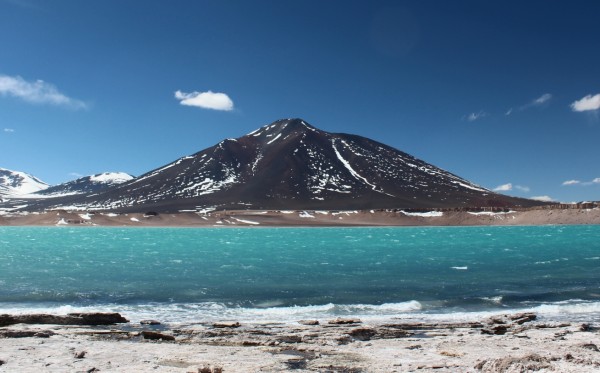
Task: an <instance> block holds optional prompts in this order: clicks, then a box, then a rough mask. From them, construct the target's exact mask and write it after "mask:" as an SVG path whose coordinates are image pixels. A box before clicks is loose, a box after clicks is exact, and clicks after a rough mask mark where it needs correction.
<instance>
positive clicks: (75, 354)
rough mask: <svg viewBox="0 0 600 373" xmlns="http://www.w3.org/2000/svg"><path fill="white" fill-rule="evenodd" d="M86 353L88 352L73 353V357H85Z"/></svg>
mask: <svg viewBox="0 0 600 373" xmlns="http://www.w3.org/2000/svg"><path fill="white" fill-rule="evenodd" d="M85 354H87V352H85V351H79V352H76V353H74V354H73V357H74V358H75V359H83V358H84V357H85Z"/></svg>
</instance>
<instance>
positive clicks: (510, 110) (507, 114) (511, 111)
mask: <svg viewBox="0 0 600 373" xmlns="http://www.w3.org/2000/svg"><path fill="white" fill-rule="evenodd" d="M512 113H513V108H510V109H508V110H506V113H504V115H506V116H509V115H511V114H512Z"/></svg>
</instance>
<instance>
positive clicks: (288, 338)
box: [277, 335, 302, 343]
mask: <svg viewBox="0 0 600 373" xmlns="http://www.w3.org/2000/svg"><path fill="white" fill-rule="evenodd" d="M277 341H279V342H282V343H300V342H302V337H301V336H299V335H284V336H281V337H278V338H277Z"/></svg>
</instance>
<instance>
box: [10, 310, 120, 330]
mask: <svg viewBox="0 0 600 373" xmlns="http://www.w3.org/2000/svg"><path fill="white" fill-rule="evenodd" d="M127 322H129V320H127V319H126V318H124V317H123V316H121V315H120V314H119V313H100V312H93V313H69V314H67V315H66V316H63V315H48V314H25V315H7V314H3V315H0V327H1V326H9V325H14V324H52V325H112V324H117V323H127Z"/></svg>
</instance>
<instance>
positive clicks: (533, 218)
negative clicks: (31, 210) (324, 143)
mask: <svg viewBox="0 0 600 373" xmlns="http://www.w3.org/2000/svg"><path fill="white" fill-rule="evenodd" d="M82 215H84V216H85V218H84V217H82ZM548 224H558V225H560V224H600V208H593V209H539V210H524V211H514V212H510V213H501V214H473V213H469V212H466V211H449V212H444V213H443V215H442V216H409V215H406V214H404V213H402V212H401V211H381V210H378V211H373V210H366V211H227V212H213V213H208V214H196V213H192V212H180V213H165V214H159V215H157V216H145V215H144V214H139V213H133V214H110V213H95V214H93V213H91V214H87V213H82V212H67V211H52V212H45V213H40V214H26V215H7V214H5V215H3V216H0V225H30V226H36V225H41V226H52V225H59V226H91V225H96V226H135V227H153V226H154V227H157V226H164V227H169V226H171V227H243V226H248V227H261V226H262V227H264V226H275V227H278V226H469V225H548Z"/></svg>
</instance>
